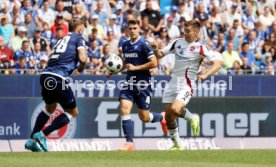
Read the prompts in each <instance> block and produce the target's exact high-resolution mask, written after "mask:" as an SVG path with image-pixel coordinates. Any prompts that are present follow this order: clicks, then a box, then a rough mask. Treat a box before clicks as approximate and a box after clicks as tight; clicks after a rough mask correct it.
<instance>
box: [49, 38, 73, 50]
mask: <svg viewBox="0 0 276 167" xmlns="http://www.w3.org/2000/svg"><path fill="white" fill-rule="evenodd" d="M69 40H70V36H65V37H64V38H62V39H60V40H58V42H57V43H56V45H55V47H54V49H53V53H63V52H65V50H66V48H67V44H68V42H69Z"/></svg>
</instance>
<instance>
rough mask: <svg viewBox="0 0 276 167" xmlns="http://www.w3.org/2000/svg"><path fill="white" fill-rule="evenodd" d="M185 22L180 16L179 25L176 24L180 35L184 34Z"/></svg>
mask: <svg viewBox="0 0 276 167" xmlns="http://www.w3.org/2000/svg"><path fill="white" fill-rule="evenodd" d="M185 22H186V20H185V18H184V17H182V16H181V17H180V19H179V23H178V29H179V32H180V34H181V32H182V33H183V32H184V28H185Z"/></svg>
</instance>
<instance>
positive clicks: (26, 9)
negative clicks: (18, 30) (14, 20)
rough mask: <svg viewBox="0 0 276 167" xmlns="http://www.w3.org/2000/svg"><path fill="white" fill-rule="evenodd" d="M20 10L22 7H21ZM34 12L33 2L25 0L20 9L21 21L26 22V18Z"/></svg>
mask: <svg viewBox="0 0 276 167" xmlns="http://www.w3.org/2000/svg"><path fill="white" fill-rule="evenodd" d="M19 8H20V7H19ZM30 12H34V10H33V7H32V3H31V0H23V5H22V7H21V8H20V12H19V14H20V16H19V17H20V21H22V22H24V17H25V15H26V14H27V13H30Z"/></svg>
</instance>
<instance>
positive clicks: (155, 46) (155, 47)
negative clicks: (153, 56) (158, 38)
mask: <svg viewBox="0 0 276 167" xmlns="http://www.w3.org/2000/svg"><path fill="white" fill-rule="evenodd" d="M150 46H151V48H152V49H153V50H157V49H158V46H157V44H156V43H155V42H154V41H152V42H151V43H150Z"/></svg>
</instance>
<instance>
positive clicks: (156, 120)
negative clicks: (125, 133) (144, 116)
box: [150, 112, 163, 123]
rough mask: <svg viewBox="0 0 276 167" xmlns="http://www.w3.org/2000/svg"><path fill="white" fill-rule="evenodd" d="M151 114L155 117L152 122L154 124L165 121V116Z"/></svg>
mask: <svg viewBox="0 0 276 167" xmlns="http://www.w3.org/2000/svg"><path fill="white" fill-rule="evenodd" d="M150 114H152V116H153V118H152V120H151V122H152V123H154V122H160V121H161V120H162V119H163V116H162V115H161V114H160V113H156V112H151V113H150Z"/></svg>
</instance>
